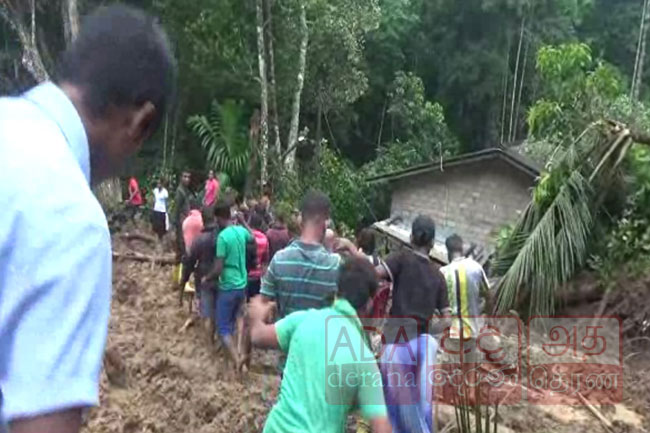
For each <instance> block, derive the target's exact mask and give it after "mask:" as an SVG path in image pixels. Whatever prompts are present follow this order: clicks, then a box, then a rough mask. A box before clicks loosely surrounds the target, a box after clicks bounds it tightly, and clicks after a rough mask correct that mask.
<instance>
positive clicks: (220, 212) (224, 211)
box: [214, 200, 230, 219]
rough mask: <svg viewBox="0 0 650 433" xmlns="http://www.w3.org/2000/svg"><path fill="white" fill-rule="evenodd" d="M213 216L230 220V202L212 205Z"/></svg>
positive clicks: (219, 202) (225, 201)
mask: <svg viewBox="0 0 650 433" xmlns="http://www.w3.org/2000/svg"><path fill="white" fill-rule="evenodd" d="M214 216H216V217H217V218H224V219H228V218H230V202H229V201H228V200H219V201H218V202H217V204H216V205H214Z"/></svg>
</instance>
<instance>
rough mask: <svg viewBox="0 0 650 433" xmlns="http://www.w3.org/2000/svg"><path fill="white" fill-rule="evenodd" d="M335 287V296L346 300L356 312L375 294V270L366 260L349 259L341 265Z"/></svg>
mask: <svg viewBox="0 0 650 433" xmlns="http://www.w3.org/2000/svg"><path fill="white" fill-rule="evenodd" d="M337 286H338V292H337V296H338V297H340V298H343V299H347V301H348V302H349V303H350V304H351V305H352V306H353V307H354V308H355V309H357V310H358V309H360V308H362V307H363V306H364V305H366V304H367V303H368V299H370V298H372V297H373V296H375V292H377V286H378V282H377V274H376V273H375V268H374V267H373V266H372V265H371V264H370V262H369V261H368V260H365V259H362V258H359V257H352V258H349V259H347V260H346V261H345V262H344V263H343V264H342V265H341V268H340V270H339V277H338V281H337Z"/></svg>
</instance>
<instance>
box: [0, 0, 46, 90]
mask: <svg viewBox="0 0 650 433" xmlns="http://www.w3.org/2000/svg"><path fill="white" fill-rule="evenodd" d="M30 15H31V28H30V29H29V30H28V29H27V26H26V25H25V24H24V23H23V22H22V19H21V17H20V13H19V12H18V11H17V10H16V9H14V8H12V7H11V6H10V5H9V3H4V2H3V4H2V5H1V6H0V17H2V18H3V19H4V20H5V21H6V22H7V23H8V24H9V26H10V27H11V28H12V29H13V30H14V31H15V32H16V34H17V35H18V40H19V41H20V45H21V46H22V49H23V56H22V59H21V61H22V64H23V66H24V67H25V69H27V72H29V73H30V75H31V76H32V77H33V78H34V80H36V81H37V82H39V83H40V82H42V81H47V80H49V78H50V76H49V74H48V73H47V70H46V69H45V65H44V64H43V60H42V59H41V55H40V53H39V51H38V46H37V45H36V5H35V0H31V1H30Z"/></svg>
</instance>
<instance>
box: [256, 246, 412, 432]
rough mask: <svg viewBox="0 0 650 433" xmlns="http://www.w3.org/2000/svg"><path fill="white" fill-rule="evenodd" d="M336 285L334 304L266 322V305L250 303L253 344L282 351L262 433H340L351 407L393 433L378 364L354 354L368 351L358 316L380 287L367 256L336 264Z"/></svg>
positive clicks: (381, 429)
mask: <svg viewBox="0 0 650 433" xmlns="http://www.w3.org/2000/svg"><path fill="white" fill-rule="evenodd" d="M335 284H336V286H337V288H336V289H335V291H336V300H335V301H334V302H333V303H331V305H328V306H325V307H323V308H320V309H309V310H305V311H296V312H293V313H291V314H288V315H287V316H285V317H284V318H283V319H281V320H279V321H278V322H276V323H275V324H268V323H267V320H268V317H269V315H270V313H271V308H272V307H271V304H270V303H264V301H263V300H262V299H261V298H259V297H257V298H253V299H252V300H251V303H250V305H249V320H250V327H251V340H252V342H253V344H254V345H255V346H259V347H269V348H278V349H280V350H282V352H284V353H285V354H287V362H286V367H285V369H284V376H283V378H282V383H281V385H280V394H279V396H278V400H277V403H276V404H275V405H274V406H273V409H271V412H270V413H269V415H268V417H267V419H266V423H265V425H264V430H263V431H264V433H281V432H295V431H304V432H307V431H308V432H324V433H340V432H343V431H344V429H345V424H346V419H347V417H348V415H349V413H350V412H351V411H352V409H353V408H354V407H358V408H359V409H360V411H361V414H362V415H363V417H364V418H365V419H366V420H367V421H368V422H369V424H370V426H371V428H372V431H373V432H375V433H388V432H390V431H391V427H390V423H389V421H388V418H387V416H386V406H385V404H384V396H383V390H382V378H381V375H380V373H379V370H378V367H377V362H376V361H375V359H374V357H369V359H359V356H358V354H359V353H366V354H368V353H372V352H371V351H370V348H369V347H368V344H367V340H366V338H365V336H364V330H363V327H362V323H361V321H360V320H359V316H363V315H366V314H367V313H368V306H369V305H370V302H369V301H370V300H371V299H372V297H373V295H374V294H375V291H376V290H377V277H376V275H375V271H374V269H373V267H372V265H371V264H370V263H368V261H367V260H366V259H363V258H359V257H353V258H350V259H348V260H347V261H346V262H345V263H344V264H343V265H342V266H341V271H340V274H339V275H338V278H337V281H336V282H335ZM324 338H325V340H324ZM341 341H345V342H346V343H344V344H340V342H341ZM344 346H345V347H344ZM362 358H363V357H362ZM366 379H367V380H366ZM413 431H416V430H413Z"/></svg>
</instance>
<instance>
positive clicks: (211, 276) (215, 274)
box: [201, 257, 223, 282]
mask: <svg viewBox="0 0 650 433" xmlns="http://www.w3.org/2000/svg"><path fill="white" fill-rule="evenodd" d="M222 272H223V257H217V258H216V259H214V265H212V269H211V270H210V272H208V273H207V274H206V275H205V276H204V277H203V278H202V279H201V282H206V281H211V280H218V279H219V277H220V276H221V273H222Z"/></svg>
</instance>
